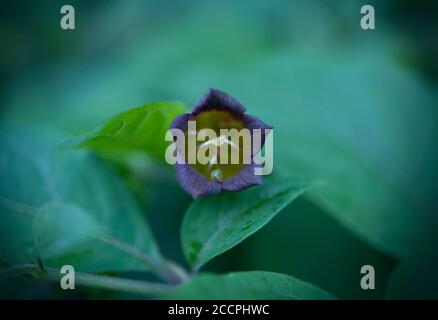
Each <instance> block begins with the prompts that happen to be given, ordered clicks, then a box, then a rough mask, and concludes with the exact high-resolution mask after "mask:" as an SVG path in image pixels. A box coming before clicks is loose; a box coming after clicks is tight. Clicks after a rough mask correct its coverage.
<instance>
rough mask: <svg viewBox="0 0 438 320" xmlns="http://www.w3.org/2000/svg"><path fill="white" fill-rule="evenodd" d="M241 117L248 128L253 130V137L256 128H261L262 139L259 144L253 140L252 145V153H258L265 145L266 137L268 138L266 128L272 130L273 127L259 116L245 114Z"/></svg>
mask: <svg viewBox="0 0 438 320" xmlns="http://www.w3.org/2000/svg"><path fill="white" fill-rule="evenodd" d="M241 119H242V121H243V124H244V126H245V128H247V129H249V130H250V131H251V136H252V137H253V138H254V137H255V135H254V129H261V141H259V143H258V144H257V145H255V144H254V142H253V146H252V147H253V150H252V155H256V154H257V153H259V151H260V150H261V149H262V148H263V146H264V145H265V138H266V133H265V130H272V129H273V127H271V126H270V125H268V124H266V123H264V122H263V121H262V120H260V119H259V118H257V117H255V116H251V115H249V114H243V115H242V118H241ZM269 132H270V131H269ZM269 132H268V133H269Z"/></svg>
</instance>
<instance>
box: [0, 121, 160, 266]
mask: <svg viewBox="0 0 438 320" xmlns="http://www.w3.org/2000/svg"><path fill="white" fill-rule="evenodd" d="M56 141H57V140H56V139H53V138H52V137H51V135H42V134H40V133H37V132H34V131H32V132H26V131H23V130H17V129H15V130H14V131H10V130H2V132H1V136H0V144H1V151H0V159H2V161H1V165H0V173H1V177H2V179H1V182H0V208H1V212H0V259H1V260H3V261H4V262H7V263H9V264H17V263H29V262H34V261H35V260H36V259H38V258H41V259H42V260H43V263H44V264H46V265H48V266H52V267H55V268H58V267H60V266H61V265H63V264H72V265H73V266H75V267H76V268H77V269H78V270H81V271H92V272H99V271H109V270H127V269H128V270H132V269H136V270H145V269H147V267H145V263H144V261H142V259H141V258H140V257H138V255H137V256H136V257H134V256H133V255H132V254H129V253H128V252H127V251H129V249H128V250H127V249H126V248H131V247H135V248H137V250H139V251H141V252H144V253H147V254H148V255H150V256H152V257H154V258H155V259H159V258H160V254H159V252H158V249H157V247H156V244H155V241H154V239H153V237H152V235H151V232H150V230H149V228H148V227H147V225H146V223H145V221H144V217H143V216H142V213H141V211H140V209H139V207H138V206H137V204H136V203H135V201H134V200H133V199H132V197H131V196H130V194H129V192H128V190H126V187H125V186H124V184H123V182H122V181H121V180H120V178H119V177H118V176H117V175H116V174H115V173H114V172H113V170H112V169H111V168H110V167H109V166H108V165H106V164H105V163H103V162H102V161H99V160H98V159H96V158H95V157H92V156H91V155H89V154H88V153H86V152H83V151H80V152H70V151H63V150H57V149H56V150H53V149H52V146H53V145H54V143H55V142H56ZM11 237H13V238H11Z"/></svg>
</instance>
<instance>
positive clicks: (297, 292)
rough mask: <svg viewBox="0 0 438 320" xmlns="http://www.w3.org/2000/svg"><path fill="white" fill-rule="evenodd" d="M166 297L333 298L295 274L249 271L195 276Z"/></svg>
mask: <svg viewBox="0 0 438 320" xmlns="http://www.w3.org/2000/svg"><path fill="white" fill-rule="evenodd" d="M163 298H165V299H208V300H210V299H211V300H214V299H230V300H231V299H246V300H250V299H254V300H262V299H263V300H267V299H271V300H326V299H335V297H334V296H332V295H331V294H329V293H327V292H326V291H324V290H322V289H320V288H318V287H315V286H314V285H312V284H309V283H306V282H304V281H301V280H298V279H296V278H294V277H291V276H288V275H285V274H281V273H274V272H265V271H249V272H235V273H229V274H225V275H214V274H202V275H199V276H196V277H195V278H193V279H192V280H190V281H189V282H188V283H186V284H184V285H182V286H181V287H180V288H178V289H177V290H176V291H174V292H171V293H169V294H166V295H164V296H163Z"/></svg>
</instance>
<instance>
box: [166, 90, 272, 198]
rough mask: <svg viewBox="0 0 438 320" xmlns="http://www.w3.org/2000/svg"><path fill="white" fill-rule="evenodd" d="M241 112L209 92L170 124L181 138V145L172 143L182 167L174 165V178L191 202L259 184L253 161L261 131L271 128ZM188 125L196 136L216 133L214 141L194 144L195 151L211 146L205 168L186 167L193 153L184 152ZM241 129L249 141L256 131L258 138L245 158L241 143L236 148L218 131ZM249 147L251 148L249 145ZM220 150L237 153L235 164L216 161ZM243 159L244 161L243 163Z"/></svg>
mask: <svg viewBox="0 0 438 320" xmlns="http://www.w3.org/2000/svg"><path fill="white" fill-rule="evenodd" d="M245 111H246V109H245V107H244V106H243V105H242V104H241V103H240V102H239V101H237V100H236V99H235V98H233V97H232V96H230V95H228V94H226V93H224V92H222V91H219V90H215V89H210V90H209V91H208V92H207V94H205V95H204V96H203V97H202V98H201V100H200V101H199V102H198V103H197V104H196V105H195V107H194V108H193V109H192V111H191V112H190V113H185V114H182V115H179V116H177V117H176V118H175V119H174V120H173V122H172V124H171V126H170V129H180V130H181V131H183V132H184V134H185V140H184V143H181V141H180V142H178V140H176V144H177V146H176V150H177V153H178V157H179V159H181V158H183V159H184V163H176V178H177V180H178V182H179V184H180V185H181V186H182V187H183V188H184V189H185V190H186V191H187V192H188V193H190V194H191V195H192V196H193V197H194V198H197V197H199V196H202V195H209V194H210V195H211V194H218V193H219V192H220V191H221V189H224V190H228V191H240V190H242V189H245V188H248V187H251V186H255V185H259V184H261V183H262V176H261V175H256V174H255V170H254V169H255V167H256V166H257V164H256V163H255V161H254V157H255V156H256V154H257V153H258V152H259V151H260V149H261V148H262V147H263V145H264V141H265V132H266V131H265V130H266V129H272V127H271V126H269V125H267V124H265V123H264V122H262V121H261V120H260V119H258V118H256V117H254V116H251V115H248V114H245ZM189 121H196V131H197V132H196V133H195V135H196V134H199V133H200V131H202V129H212V130H214V132H215V133H216V136H217V138H215V139H210V140H208V139H207V140H205V141H201V142H199V141H197V144H196V149H197V150H199V148H201V147H206V146H207V145H210V146H214V147H213V152H212V154H209V158H208V162H207V163H205V164H200V163H192V164H190V162H189V161H187V158H188V157H189V156H190V155H188V153H189V152H192V153H193V150H192V151H190V150H188V148H187V145H188V144H189V142H188V139H187V137H188V136H189V134H188V133H189V132H188V130H189V127H190V126H189ZM192 123H193V122H192ZM244 128H246V129H248V130H249V132H250V133H251V137H254V136H255V135H254V134H253V133H254V132H256V131H258V133H259V138H260V139H259V143H258V145H257V146H254V147H251V148H250V150H249V153H248V151H247V153H248V154H244V152H245V148H243V147H242V141H241V140H242V139H240V140H238V143H237V145H236V143H233V142H232V141H231V140H230V139H229V137H226V136H224V135H221V129H237V130H241V129H244ZM255 129H260V130H255ZM254 130H255V131H254ZM260 133H261V134H260ZM191 134H193V132H191ZM234 141H236V140H234ZM251 146H253V145H252V144H251ZM224 147H227V148H228V149H227V150H229V151H230V152H231V150H232V149H233V148H234V149H235V150H237V152H238V154H239V162H238V163H234V164H231V163H226V164H223V163H222V162H221V161H220V159H219V157H220V149H221V148H224ZM187 151H189V152H187ZM223 158H224V157H223ZM229 158H230V157H229ZM244 158H245V159H246V161H243V159H244Z"/></svg>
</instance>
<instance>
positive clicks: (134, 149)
mask: <svg viewBox="0 0 438 320" xmlns="http://www.w3.org/2000/svg"><path fill="white" fill-rule="evenodd" d="M185 111H186V107H185V106H184V105H183V104H181V103H179V102H155V103H151V104H148V105H145V106H141V107H138V108H135V109H132V110H129V111H125V112H122V113H120V114H118V115H116V116H114V117H113V118H111V119H110V120H109V121H108V122H107V123H106V124H105V125H104V126H103V127H102V128H101V129H98V130H97V131H96V132H93V133H91V134H88V135H85V136H83V137H79V141H77V142H80V145H81V146H85V147H89V148H91V149H93V150H95V151H97V152H99V153H101V154H103V155H104V156H107V157H110V158H116V159H117V158H121V157H126V156H130V155H131V156H132V155H138V154H140V155H142V154H143V155H147V156H148V157H150V158H151V159H152V160H155V161H156V162H164V154H165V150H166V147H167V146H168V144H169V143H168V142H166V141H165V135H166V132H167V130H168V129H169V126H170V124H171V122H172V121H173V119H174V118H175V117H176V116H177V115H179V114H181V113H184V112H185Z"/></svg>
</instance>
